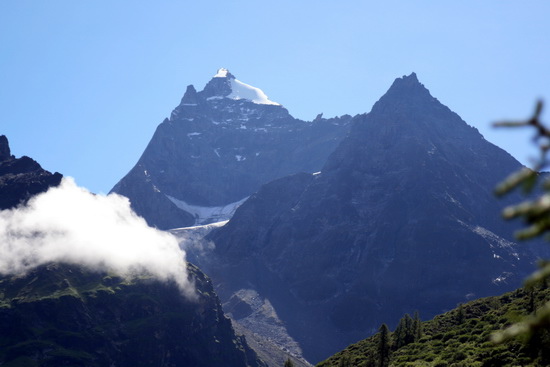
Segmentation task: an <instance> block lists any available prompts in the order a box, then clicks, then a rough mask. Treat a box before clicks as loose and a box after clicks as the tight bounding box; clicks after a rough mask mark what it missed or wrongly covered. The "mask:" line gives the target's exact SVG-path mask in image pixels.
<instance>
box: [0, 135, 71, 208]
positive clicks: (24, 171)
mask: <svg viewBox="0 0 550 367" xmlns="http://www.w3.org/2000/svg"><path fill="white" fill-rule="evenodd" d="M62 177H63V176H62V175H61V174H60V173H57V172H56V173H54V174H52V173H50V172H48V171H46V170H44V169H42V167H40V165H39V164H38V163H37V162H36V161H34V160H32V159H31V158H29V157H26V156H23V157H21V158H15V157H14V156H13V155H11V151H10V146H9V144H8V138H6V136H4V135H0V210H3V209H10V208H13V207H15V206H17V205H19V204H22V203H25V202H26V201H27V200H28V199H29V198H30V197H31V196H33V195H36V194H39V193H41V192H45V191H47V190H48V188H49V187H51V186H57V185H59V183H60V182H61V178H62Z"/></svg>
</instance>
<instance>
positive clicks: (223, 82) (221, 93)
mask: <svg viewBox="0 0 550 367" xmlns="http://www.w3.org/2000/svg"><path fill="white" fill-rule="evenodd" d="M204 89H205V91H206V94H207V98H211V99H217V98H229V99H233V100H246V101H250V102H253V103H256V104H264V105H274V106H280V104H279V103H276V102H273V101H270V100H269V98H268V97H267V96H266V95H265V93H264V92H263V91H262V90H261V89H260V88H256V87H253V86H251V85H248V84H246V83H243V82H241V81H240V80H237V79H236V78H235V76H234V75H233V74H231V73H230V72H229V70H227V69H225V68H220V69H218V71H217V73H216V74H215V75H214V77H213V78H212V80H211V81H210V82H209V83H208V84H207V85H206V87H205V88H204Z"/></svg>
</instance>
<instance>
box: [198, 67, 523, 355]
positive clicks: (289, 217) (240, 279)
mask: <svg viewBox="0 0 550 367" xmlns="http://www.w3.org/2000/svg"><path fill="white" fill-rule="evenodd" d="M519 167H520V164H519V163H518V162H517V161H516V160H515V159H514V158H512V157H511V156H510V155H509V154H508V153H506V152H504V151H503V150H501V149H499V148H498V147H496V146H494V145H492V144H491V143H489V142H487V141H486V140H485V139H484V138H483V137H482V136H481V135H480V134H479V132H478V131H477V130H476V129H475V128H473V127H471V126H469V125H467V124H466V123H465V122H464V121H463V120H462V119H461V118H460V117H459V116H458V115H457V114H456V113H454V112H452V111H451V110H450V109H449V108H447V107H446V106H444V105H442V104H441V103H440V102H439V101H438V100H437V99H436V98H434V97H432V96H431V95H430V93H429V91H428V90H427V89H426V88H425V87H424V86H423V85H422V84H421V83H420V82H419V81H418V79H417V77H416V75H415V74H411V75H409V76H405V77H403V78H399V79H397V80H396V81H395V82H394V83H393V85H392V86H391V88H390V89H389V90H388V92H387V93H386V94H385V95H384V96H383V97H382V98H381V99H380V100H379V101H378V102H377V103H376V104H375V105H374V107H373V108H372V111H371V112H370V113H369V114H366V115H361V116H357V117H355V118H354V121H353V127H352V131H351V133H350V135H349V136H348V137H347V138H346V139H345V140H344V141H343V142H342V143H341V144H340V145H339V147H338V148H337V149H336V151H335V152H334V153H333V154H332V155H331V156H330V157H329V159H328V161H327V163H326V164H325V165H324V167H323V169H322V171H321V172H320V173H318V174H313V175H306V174H303V175H297V176H292V177H287V178H285V179H281V180H278V181H275V182H272V183H269V184H267V185H265V186H264V187H262V189H260V190H259V191H258V192H257V193H256V194H254V195H252V196H251V197H250V199H249V200H247V201H246V202H245V203H244V204H243V205H242V206H241V207H240V208H239V209H238V210H237V212H236V213H235V215H234V217H233V218H232V219H231V221H230V222H229V223H228V224H227V225H225V226H224V227H222V228H220V229H219V230H217V231H215V232H212V234H211V235H210V236H209V237H208V239H209V240H211V241H213V242H214V243H215V254H216V255H217V258H216V260H210V261H211V262H210V264H208V263H207V262H206V263H205V265H204V266H206V269H205V271H207V272H208V273H209V274H210V275H211V276H212V277H213V279H214V281H215V283H216V284H219V294H220V296H221V297H222V299H223V300H229V299H231V297H232V296H233V295H234V294H237V293H238V292H239V291H240V290H241V289H253V290H254V291H256V292H258V294H259V296H260V297H262V298H264V299H268V300H269V301H270V304H272V305H273V307H274V309H275V310H276V312H277V314H278V316H279V318H280V319H281V320H282V321H283V322H284V323H285V325H286V328H287V330H288V331H289V334H290V336H292V337H293V338H294V340H296V341H297V342H299V344H300V345H301V347H302V349H303V352H304V356H305V357H306V358H307V359H308V360H310V361H311V362H316V361H319V360H322V359H323V358H325V357H327V356H328V355H330V354H331V353H332V351H336V350H338V349H339V348H342V347H344V346H346V345H347V344H349V343H351V342H353V341H354V340H357V339H359V338H361V337H365V336H366V335H368V334H370V333H373V332H374V331H376V330H377V328H378V327H379V326H380V324H382V323H387V324H389V325H395V323H396V322H397V320H398V319H399V318H400V317H401V316H402V315H403V314H404V313H411V314H412V313H413V312H414V311H415V310H418V311H420V314H421V316H422V317H423V318H428V317H432V316H433V315H435V314H437V313H441V312H443V311H445V310H447V309H450V308H452V307H454V306H455V305H456V304H457V303H459V302H465V301H467V300H468V299H471V298H477V297H481V296H487V295H492V294H500V293H502V292H504V291H507V290H511V289H513V288H515V287H517V286H519V285H520V284H521V281H522V279H523V278H524V276H525V275H526V274H528V273H529V272H530V271H531V270H532V269H533V268H532V266H533V265H532V263H533V256H532V255H531V254H530V253H529V250H528V249H527V248H525V247H519V246H517V245H516V244H515V243H514V242H513V241H514V240H513V235H512V231H513V228H512V227H511V226H510V225H509V224H508V223H504V222H503V221H502V220H501V218H500V212H501V209H502V207H503V206H504V204H505V203H503V202H499V201H498V200H497V199H496V198H495V197H494V196H493V194H492V193H493V189H494V187H495V185H496V184H497V182H499V180H502V179H503V178H505V177H506V176H507V175H508V174H509V173H511V172H513V171H515V170H517V169H518V168H519ZM511 200H513V199H511ZM240 309H241V310H244V309H245V307H241V308H240ZM243 317H246V315H243Z"/></svg>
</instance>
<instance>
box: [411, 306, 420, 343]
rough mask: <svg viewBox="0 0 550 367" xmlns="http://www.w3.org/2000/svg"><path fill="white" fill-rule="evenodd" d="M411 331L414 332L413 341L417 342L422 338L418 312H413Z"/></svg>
mask: <svg viewBox="0 0 550 367" xmlns="http://www.w3.org/2000/svg"><path fill="white" fill-rule="evenodd" d="M413 329H414V330H413V331H414V341H415V342H417V341H419V340H420V338H422V321H421V320H420V315H419V314H418V311H415V312H414V318H413Z"/></svg>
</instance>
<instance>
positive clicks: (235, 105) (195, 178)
mask: <svg viewBox="0 0 550 367" xmlns="http://www.w3.org/2000/svg"><path fill="white" fill-rule="evenodd" d="M235 81H236V79H235V77H234V76H233V75H231V74H230V73H229V72H227V73H226V74H225V76H223V77H215V78H213V79H212V80H211V81H210V82H209V83H208V84H207V85H206V87H205V88H204V90H203V91H200V92H197V91H196V90H195V88H194V87H193V86H189V87H187V90H186V92H185V95H184V96H183V98H182V100H181V103H180V105H179V106H178V107H176V108H175V109H174V111H173V112H172V114H171V116H170V119H166V120H165V121H164V122H163V123H162V124H160V125H159V126H158V128H157V130H156V132H155V134H154V136H153V138H152V139H151V141H150V143H149V145H148V146H147V148H146V149H145V151H144V153H143V155H142V156H141V158H140V159H139V161H138V163H137V164H136V166H135V167H134V168H133V169H132V170H131V171H130V172H129V173H128V174H127V175H126V176H125V177H124V178H123V179H122V180H120V182H119V183H117V185H116V186H115V187H114V188H113V189H112V191H113V192H116V193H119V194H122V195H124V196H127V197H128V198H129V199H130V201H131V203H132V206H133V208H134V210H135V211H136V212H137V213H138V214H140V215H141V216H143V217H144V218H145V219H146V220H147V221H148V223H149V224H150V225H154V226H157V227H159V228H162V229H167V228H176V227H183V226H189V225H194V224H198V223H201V224H205V223H208V222H212V221H214V220H219V219H223V218H220V217H219V216H216V217H215V218H210V217H209V216H208V213H210V212H212V211H215V210H218V209H213V208H216V207H217V208H221V207H224V206H227V205H230V204H233V203H237V202H238V201H240V200H242V199H244V198H246V197H248V196H249V195H251V194H252V193H254V192H255V191H257V190H258V189H259V187H260V186H261V185H262V184H264V183H267V182H269V181H271V180H273V179H276V178H279V177H283V176H286V175H289V174H293V173H297V172H310V173H311V172H315V171H318V170H319V169H320V168H321V167H322V165H323V164H324V163H325V161H326V158H327V157H328V156H329V154H330V153H331V152H332V151H333V150H334V149H335V148H336V146H337V145H338V143H339V142H340V141H341V140H342V139H343V138H344V137H345V135H346V134H347V132H348V130H349V126H350V125H349V123H350V121H351V116H342V117H340V118H332V119H323V118H319V119H316V120H314V121H311V122H307V121H301V120H298V119H295V118H293V117H292V116H291V115H290V114H289V113H288V111H287V110H286V109H285V108H284V107H282V106H280V105H278V104H266V103H255V102H253V101H252V100H250V99H247V98H246V96H245V97H242V98H241V97H239V96H238V95H237V94H238V93H236V92H235V91H234V90H233V89H235V88H236V87H235V84H234V83H236V82H235ZM237 82H238V81H237ZM232 83H233V84H232ZM239 83H240V82H239ZM241 85H242V83H241V84H240V85H237V87H239V88H240V87H241ZM232 88H233V89H232ZM245 91H249V90H248V89H247V90H245ZM270 103H272V102H270ZM219 210H221V209H219ZM227 210H229V212H230V211H231V208H229V209H227Z"/></svg>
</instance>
